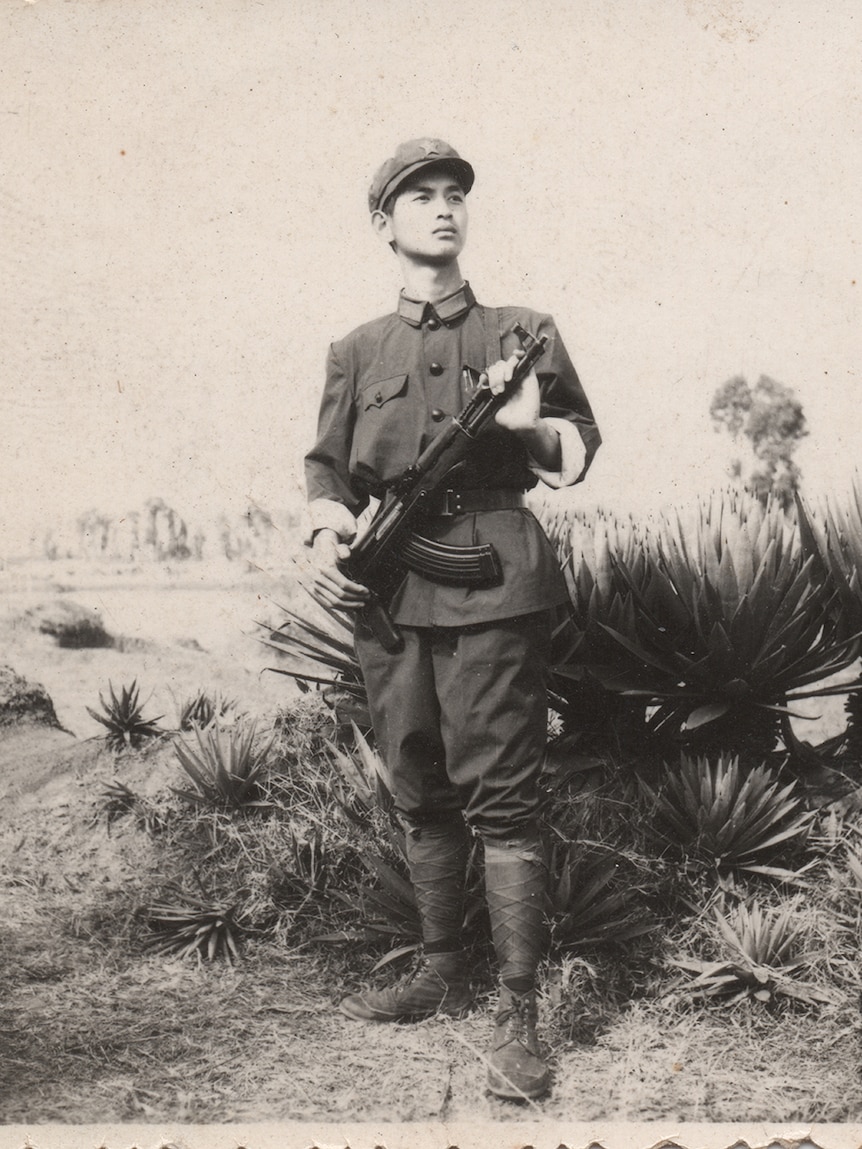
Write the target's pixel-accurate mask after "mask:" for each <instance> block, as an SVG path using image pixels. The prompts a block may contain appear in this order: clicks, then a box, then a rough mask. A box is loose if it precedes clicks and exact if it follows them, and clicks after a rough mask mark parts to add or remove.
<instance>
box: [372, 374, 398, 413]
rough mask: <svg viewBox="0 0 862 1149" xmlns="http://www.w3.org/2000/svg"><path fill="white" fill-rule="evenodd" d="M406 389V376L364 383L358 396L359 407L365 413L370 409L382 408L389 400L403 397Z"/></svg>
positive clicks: (394, 376) (395, 376)
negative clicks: (399, 396)
mask: <svg viewBox="0 0 862 1149" xmlns="http://www.w3.org/2000/svg"><path fill="white" fill-rule="evenodd" d="M406 389H407V376H406V375H393V376H392V378H391V379H381V380H380V381H379V382H374V383H366V384H365V386H364V387H363V388H362V392H361V395H360V407H361V408H362V410H363V411H367V410H368V409H369V408H370V407H382V406H383V404H384V403H388V402H389V400H390V399H395V398H396V396H398V395H403V394H404V392H405V390H406Z"/></svg>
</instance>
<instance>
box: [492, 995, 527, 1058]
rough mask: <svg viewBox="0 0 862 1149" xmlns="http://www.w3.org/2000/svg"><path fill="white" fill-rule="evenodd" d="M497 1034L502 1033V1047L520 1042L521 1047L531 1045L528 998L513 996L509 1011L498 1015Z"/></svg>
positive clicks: (504, 1010)
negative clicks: (512, 1042)
mask: <svg viewBox="0 0 862 1149" xmlns="http://www.w3.org/2000/svg"><path fill="white" fill-rule="evenodd" d="M496 1020H497V1032H498V1033H500V1035H501V1038H502V1040H501V1041H500V1044H501V1045H508V1044H509V1042H510V1041H518V1042H520V1044H521V1045H525V1046H529V1044H530V1029H529V1023H530V1016H529V1006H528V1001H527V998H526V997H518V996H517V995H515V994H513V995H512V998H511V1004H510V1005H509V1006H508V1008H507V1009H503V1010H501V1011H500V1012H499V1013H498V1014H497V1019H496Z"/></svg>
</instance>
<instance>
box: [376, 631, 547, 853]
mask: <svg viewBox="0 0 862 1149" xmlns="http://www.w3.org/2000/svg"><path fill="white" fill-rule="evenodd" d="M401 631H402V633H403V636H404V647H403V649H402V650H400V651H398V652H396V653H389V652H387V651H385V650H384V649H383V648H382V647H381V646H380V644H379V643H378V642H377V640H376V639H375V638H374V637H373V635H371V633H370V632H369V631H368V630H367V629H366V628H365V627H364V626H363V625H362V624H359V625H358V626H357V629H356V653H357V657H358V659H359V664H360V666H361V668H362V673H363V676H364V679H365V684H366V688H367V692H368V700H369V707H370V711H371V719H372V722H373V725H374V733H375V738H376V740H377V745H378V748H379V750H380V752H381V754H382V757H383V760H384V763H385V766H386V773H387V775H388V781H389V785H390V788H391V790H392V793H393V797H394V800H395V806H396V809H397V810H398V812H399V813H400V814H401V816H402V817H403V818H405V819H406V820H407V821H408V822H409V823H412V824H414V825H421V824H422V823H423V822H425V823H427V822H433V821H438V820H441V819H445V818H447V817H451V816H452V814H453V813H454V812H456V811H463V812H464V814H465V816H466V818H467V821H468V822H469V823H470V824H471V825H472V826H473V827H474V828H475V829H476V830H477V831H478V832H479V833H480V834H481V835H482V836H483V837H485V838H488V839H503V838H508V837H512V836H517V835H519V834H523V833H524V832H525V831H526V832H529V831H530V830H532V829H533V828H534V826H535V818H536V810H537V806H538V798H539V795H538V778H539V773H540V771H541V768H542V761H543V758H544V753H545V744H546V740H547V722H548V705H547V670H548V660H549V656H550V635H551V616H550V612H548V611H541V612H539V613H534V614H528V615H522V616H520V617H518V618H510V619H503V620H498V621H494V622H490V623H486V624H480V625H473V626H469V627H449V626H446V627H408V626H402V627H401Z"/></svg>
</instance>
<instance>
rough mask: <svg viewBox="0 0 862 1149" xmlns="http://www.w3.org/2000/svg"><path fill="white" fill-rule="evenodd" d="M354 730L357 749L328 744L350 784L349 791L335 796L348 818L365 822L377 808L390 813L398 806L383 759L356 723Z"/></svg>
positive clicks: (342, 773) (353, 725)
mask: <svg viewBox="0 0 862 1149" xmlns="http://www.w3.org/2000/svg"><path fill="white" fill-rule="evenodd" d="M351 730H352V734H353V739H352V742H353V746H354V747H355V749H350V748H346V749H341V748H340V747H338V746H336V745H335V744H334V743H332V742H330V743H329V744H328V749H329V753H330V756H331V758H332V761H333V762H334V763H335V764H336V766H337V767H338V770H339V773H340V777H341V778H342V779H343V780H344V782H345V783H346V791H345V790H342V791H341V792H338V791H335V792H334V795H333V796H334V797H335V800H336V802H338V805H339V806H340V807H341V809H342V810H344V812H345V813H346V814H347V815H348V817H350V818H352V819H353V820H354V821H360V822H365V821H367V819H368V816H369V815H370V813H371V811H372V810H373V809H375V807H376V808H378V809H380V810H383V811H384V812H385V813H387V814H388V813H391V811H392V810H393V807H394V803H393V798H392V794H391V791H390V789H389V785H388V782H387V773H386V768H385V766H384V764H383V759H382V758H381V757H380V755H379V754H378V753H377V751H376V750H375V749H374V748H373V747H372V745H371V743H370V742H369V741H368V739H367V738H366V736H365V735H364V734H363V733H362V731H361V730H360V729H359V727H358V726H357V725H356V723H355V722H353V723H351Z"/></svg>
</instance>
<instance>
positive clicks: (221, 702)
mask: <svg viewBox="0 0 862 1149" xmlns="http://www.w3.org/2000/svg"><path fill="white" fill-rule="evenodd" d="M241 717H242V715H241V714H240V713H239V712H238V710H237V702H236V699H235V698H224V697H222V695H220V694H214V695H210V694H207V692H206V691H205V690H199V691H198V692H197V694H194V695H192V697H191V698H187V699H186V701H185V702H183V703H182V705H181V706H180V708H179V720H180V721H179V728H180V730H182V731H184V732H186V733H189V732H191V730H192V728H193V727H195V726H209V725H210V723H211V722H215V721H216V719H218V720H219V721H220V722H224V721H226V720H227V719H238V718H241Z"/></svg>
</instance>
